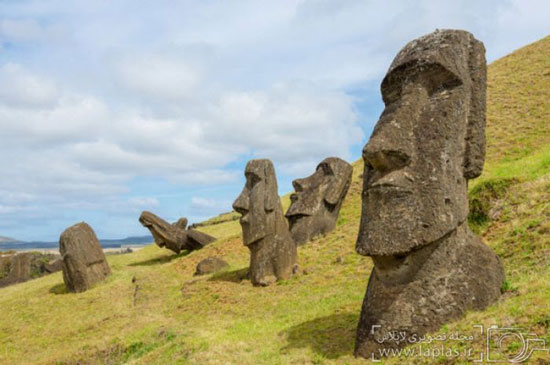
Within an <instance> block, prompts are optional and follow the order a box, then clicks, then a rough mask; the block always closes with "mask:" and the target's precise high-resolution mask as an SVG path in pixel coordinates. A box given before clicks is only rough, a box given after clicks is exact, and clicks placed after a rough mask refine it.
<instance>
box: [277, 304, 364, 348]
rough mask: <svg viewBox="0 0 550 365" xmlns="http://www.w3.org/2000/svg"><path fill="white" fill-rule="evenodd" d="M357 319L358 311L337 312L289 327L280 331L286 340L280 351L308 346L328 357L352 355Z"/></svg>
mask: <svg viewBox="0 0 550 365" xmlns="http://www.w3.org/2000/svg"><path fill="white" fill-rule="evenodd" d="M358 320H359V313H338V314H333V315H330V316H326V317H320V318H316V319H313V320H311V321H307V322H304V323H301V324H299V325H296V326H294V327H291V328H289V329H288V330H285V331H282V332H281V333H280V334H281V335H286V337H287V341H288V345H286V346H285V347H283V348H282V349H281V352H283V353H284V352H287V351H289V350H291V349H295V348H304V347H309V348H311V349H312V350H313V351H315V352H316V353H318V354H320V355H322V356H323V357H325V358H328V359H337V358H339V357H341V356H344V355H353V348H354V344H355V329H356V328H357V321H358Z"/></svg>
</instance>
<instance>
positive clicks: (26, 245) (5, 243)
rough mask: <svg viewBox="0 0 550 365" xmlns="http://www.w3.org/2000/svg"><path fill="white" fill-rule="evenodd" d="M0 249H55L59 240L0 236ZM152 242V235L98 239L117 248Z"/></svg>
mask: <svg viewBox="0 0 550 365" xmlns="http://www.w3.org/2000/svg"><path fill="white" fill-rule="evenodd" d="M0 238H1V239H0V251H2V250H32V249H37V250H50V249H57V248H58V247H59V242H58V241H55V242H44V241H33V242H24V241H17V240H14V239H11V238H8V237H0ZM152 242H153V236H134V237H126V238H121V239H100V240H99V243H100V244H101V247H103V248H118V247H120V246H121V245H146V244H149V243H152Z"/></svg>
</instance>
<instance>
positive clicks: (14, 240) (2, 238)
mask: <svg viewBox="0 0 550 365" xmlns="http://www.w3.org/2000/svg"><path fill="white" fill-rule="evenodd" d="M3 242H17V240H16V239H14V238H11V237H4V236H0V243H3Z"/></svg>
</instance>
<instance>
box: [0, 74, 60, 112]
mask: <svg viewBox="0 0 550 365" xmlns="http://www.w3.org/2000/svg"><path fill="white" fill-rule="evenodd" d="M0 84H1V85H3V86H2V88H0V103H3V104H5V105H9V106H13V107H22V108H37V107H38V108H47V107H53V106H54V104H55V101H56V100H57V98H58V90H57V88H56V86H55V84H54V83H53V82H52V81H50V80H47V79H46V78H41V77H38V76H35V75H33V74H31V73H30V72H28V71H27V70H25V69H24V68H23V67H22V66H21V65H19V64H15V63H6V64H4V65H2V66H1V67H0Z"/></svg>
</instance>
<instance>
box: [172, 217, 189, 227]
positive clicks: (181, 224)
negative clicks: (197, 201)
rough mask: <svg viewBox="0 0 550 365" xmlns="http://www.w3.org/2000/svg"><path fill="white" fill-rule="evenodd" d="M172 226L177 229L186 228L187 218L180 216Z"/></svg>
mask: <svg viewBox="0 0 550 365" xmlns="http://www.w3.org/2000/svg"><path fill="white" fill-rule="evenodd" d="M173 226H174V227H176V228H179V229H185V228H187V218H180V219H178V221H177V222H176V223H174V224H173Z"/></svg>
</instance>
